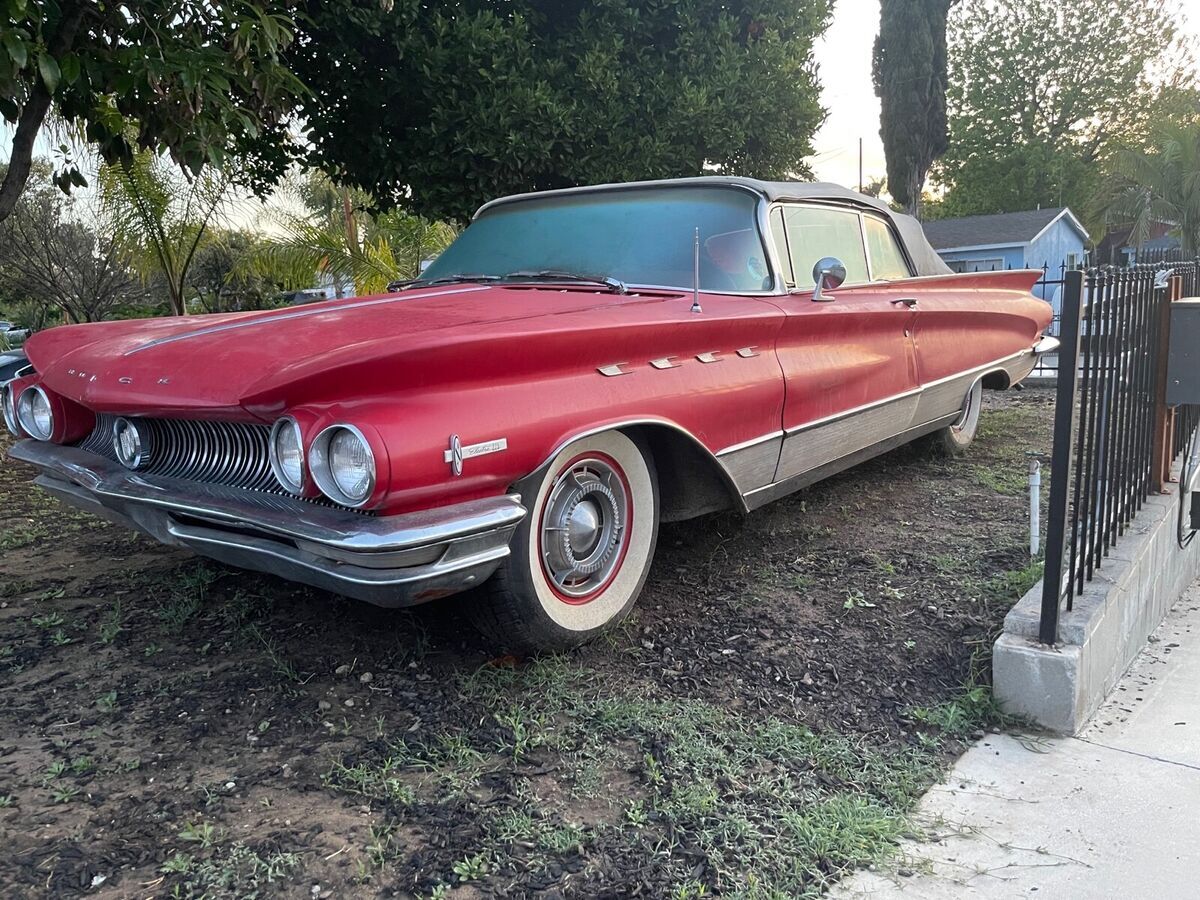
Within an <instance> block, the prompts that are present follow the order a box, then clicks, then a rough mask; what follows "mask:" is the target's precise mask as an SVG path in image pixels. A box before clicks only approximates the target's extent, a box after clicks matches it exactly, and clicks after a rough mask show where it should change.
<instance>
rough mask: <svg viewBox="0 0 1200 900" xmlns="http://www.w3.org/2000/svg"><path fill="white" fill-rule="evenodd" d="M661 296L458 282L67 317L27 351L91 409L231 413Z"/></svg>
mask: <svg viewBox="0 0 1200 900" xmlns="http://www.w3.org/2000/svg"><path fill="white" fill-rule="evenodd" d="M662 299H663V295H662V294H661V293H660V294H659V295H658V296H647V295H629V296H616V295H613V294H610V293H607V292H604V291H599V290H592V289H576V288H574V287H572V288H569V289H563V288H562V287H555V288H549V287H541V288H530V287H527V286H526V287H517V286H480V285H456V286H452V287H443V288H431V289H428V290H420V289H410V290H409V291H406V292H401V293H396V294H386V295H380V296H374V297H360V298H354V299H350V300H340V301H331V302H324V303H319V304H314V305H312V306H305V307H293V308H288V309H282V310H272V311H268V312H251V313H232V314H224V315H207V316H184V317H172V318H159V319H141V320H130V321H120V322H103V323H97V324H89V325H69V326H64V327H61V328H55V329H51V330H49V331H45V332H41V333H39V334H36V335H34V336H33V337H32V338H31V339H30V340H29V341H28V342H27V344H26V346H25V350H26V352H27V353H28V355H29V359H30V361H31V362H32V363H33V364H34V365H35V366H36V367H37V370H38V371H39V372H40V373H42V380H43V381H44V383H45V384H46V386H47V387H49V388H50V389H51V390H53V391H55V392H56V393H59V394H61V395H63V396H65V397H68V398H70V399H72V400H75V401H77V402H79V403H81V404H82V405H84V406H86V407H88V408H89V409H92V410H95V411H97V412H113V413H138V412H145V411H148V410H153V411H154V413H155V414H165V415H188V414H199V413H205V414H211V415H218V416H219V415H222V414H226V415H229V416H238V415H244V412H243V410H245V409H250V410H251V411H252V412H255V413H256V414H258V415H262V416H264V417H266V416H269V415H273V414H276V413H277V412H278V410H279V409H280V408H283V407H285V406H287V405H288V404H289V403H294V402H298V401H300V400H304V399H308V398H307V397H301V396H296V393H297V392H296V391H292V392H291V396H289V392H288V390H287V388H288V387H289V386H295V385H298V384H307V385H308V386H309V387H310V388H311V386H312V384H313V383H314V382H315V381H318V380H320V379H326V380H328V381H330V382H342V383H344V382H345V380H346V379H347V377H348V375H347V372H348V371H351V370H352V371H353V372H355V373H356V374H357V377H359V378H363V377H385V378H386V377H389V374H388V373H389V372H391V371H394V370H395V369H396V367H395V366H391V367H390V369H389V367H388V366H382V367H381V366H379V365H378V363H380V361H384V362H389V361H393V362H394V361H395V360H397V359H402V358H404V357H405V356H407V355H411V354H414V353H417V352H418V351H420V350H422V349H428V348H430V347H431V346H435V345H439V344H446V343H455V342H467V341H472V340H478V339H479V338H480V337H481V336H487V337H488V339H490V340H495V339H496V338H497V337H498V336H503V335H506V334H508V333H510V332H511V333H520V332H521V331H522V330H523V328H522V326H521V325H520V324H519V323H522V322H528V321H529V320H538V319H545V318H546V317H550V316H555V317H558V316H572V315H578V314H581V313H587V312H589V311H595V310H608V309H611V308H613V307H614V306H624V305H627V304H631V303H647V302H653V301H660V300H662ZM372 366H374V368H372ZM372 373H373V374H372ZM377 386H382V385H375V384H359V385H358V390H359V391H361V392H365V390H366V389H370V388H373V387H377ZM389 386H390V387H394V386H395V385H394V384H392V385H389Z"/></svg>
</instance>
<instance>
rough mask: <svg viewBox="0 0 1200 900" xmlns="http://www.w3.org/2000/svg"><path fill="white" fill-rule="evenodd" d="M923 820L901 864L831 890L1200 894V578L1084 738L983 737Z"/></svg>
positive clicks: (937, 791) (1063, 897)
mask: <svg viewBox="0 0 1200 900" xmlns="http://www.w3.org/2000/svg"><path fill="white" fill-rule="evenodd" d="M917 822H918V824H919V825H920V826H922V827H923V828H924V830H925V831H926V832H927V833H928V835H929V841H928V842H913V843H910V844H907V845H906V846H905V848H904V853H905V856H904V858H903V859H902V860H901V861H900V862H899V863H898V864H897V867H896V869H895V871H892V872H888V873H880V872H861V873H858V874H857V875H855V876H854V877H852V878H848V879H846V880H845V881H843V882H842V883H841V884H840V885H839V886H838V887H837V888H836V889H835V890H834V891H832V892H831V896H833V897H836V898H841V900H848V898H863V897H870V898H891V897H901V898H909V900H916V898H920V900H925V898H955V900H958V898H997V897H1004V898H1009V897H1031V896H1032V897H1041V898H1054V900H1075V898H1078V900H1085V898H1086V900H1095V898H1107V897H1120V898H1143V897H1146V898H1153V900H1174V898H1189V900H1190V898H1195V897H1200V583H1198V584H1197V585H1193V586H1192V588H1191V589H1190V590H1189V591H1188V593H1187V594H1185V595H1184V597H1183V599H1182V600H1180V601H1179V603H1178V604H1177V605H1176V606H1175V608H1174V609H1173V610H1172V612H1171V613H1170V615H1169V616H1168V617H1167V619H1166V620H1165V621H1164V622H1163V624H1162V625H1161V626H1160V627H1159V628H1158V630H1157V631H1156V632H1155V634H1154V637H1152V638H1151V643H1150V645H1149V646H1148V647H1147V649H1145V650H1143V651H1142V653H1141V654H1140V655H1139V656H1138V658H1137V659H1136V661H1135V662H1134V664H1133V666H1132V667H1131V668H1130V670H1129V671H1128V672H1127V673H1126V674H1125V676H1124V677H1123V678H1122V679H1121V682H1120V684H1119V685H1118V687H1117V690H1116V691H1115V692H1114V694H1113V696H1112V697H1110V698H1109V699H1108V700H1107V701H1106V702H1105V704H1104V706H1102V707H1101V709H1100V711H1099V713H1097V715H1096V717H1095V718H1094V719H1093V721H1092V724H1091V725H1090V726H1088V728H1087V729H1086V730H1085V731H1084V732H1083V733H1082V734H1081V735H1080V736H1078V737H1074V738H1045V737H1034V738H1029V737H1022V736H1020V735H989V736H988V737H986V738H984V739H983V740H982V741H980V742H979V743H977V744H976V745H975V746H974V747H972V748H971V749H970V750H969V751H968V752H967V753H966V754H965V755H964V756H963V757H962V759H960V760H959V761H958V763H957V764H956V765H955V766H954V768H953V770H952V771H951V772H950V774H949V776H948V778H947V780H946V781H945V783H943V784H940V785H937V786H936V787H934V788H933V790H931V791H930V792H929V793H928V794H927V795H926V796H925V797H924V798H923V799H922V801H921V804H920V807H919V812H918V816H917Z"/></svg>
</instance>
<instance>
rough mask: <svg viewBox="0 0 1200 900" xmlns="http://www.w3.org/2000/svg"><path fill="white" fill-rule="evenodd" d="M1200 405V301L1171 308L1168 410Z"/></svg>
mask: <svg viewBox="0 0 1200 900" xmlns="http://www.w3.org/2000/svg"><path fill="white" fill-rule="evenodd" d="M1187 404H1196V405H1200V298H1191V299H1187V300H1176V301H1175V302H1174V303H1172V304H1171V347H1170V351H1169V352H1168V355H1167V406H1184V405H1187Z"/></svg>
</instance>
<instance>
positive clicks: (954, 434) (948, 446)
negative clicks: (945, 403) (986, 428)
mask: <svg viewBox="0 0 1200 900" xmlns="http://www.w3.org/2000/svg"><path fill="white" fill-rule="evenodd" d="M982 408H983V381H982V380H980V381H976V382H975V383H974V384H973V385H971V390H969V391H967V396H966V397H965V398H963V405H962V409H961V410H960V412H959V415H958V419H956V420H955V421H954V422H953V423H951V424H950V425H947V426H946V427H945V428H941V429H939V430H937V431H935V432H934V433H933V434H931V435H930V436H929V440H930V444H931V446H932V447H933V450H934V451H935V452H936V453H939V454H941V455H942V456H961V455H962V454H963V453H964V452H966V449H967V448H968V447H969V446H971V442H972V441H974V440H975V434H976V432H978V431H979V412H980V410H981V409H982Z"/></svg>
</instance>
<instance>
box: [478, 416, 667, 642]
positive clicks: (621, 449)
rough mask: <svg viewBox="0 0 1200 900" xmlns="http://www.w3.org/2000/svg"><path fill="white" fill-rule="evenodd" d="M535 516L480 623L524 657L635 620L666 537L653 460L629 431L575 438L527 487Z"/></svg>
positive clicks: (489, 590) (528, 519)
mask: <svg viewBox="0 0 1200 900" xmlns="http://www.w3.org/2000/svg"><path fill="white" fill-rule="evenodd" d="M518 489H519V490H520V491H521V494H522V497H523V498H524V502H525V505H526V508H527V509H528V510H529V512H528V514H527V515H526V516H525V520H524V521H523V522H522V523H521V525H520V527H519V528H518V529H517V531H516V533H515V534H514V536H513V541H512V553H511V554H510V555H509V557H508V559H507V560H505V563H504V565H503V566H501V568H500V569H499V570H498V571H497V572H496V574H495V575H493V576H492V578H491V579H489V581H488V583H487V584H486V585H484V588H483V591H482V592H481V596H479V597H477V598H476V604H475V608H474V610H473V613H474V620H475V624H476V625H477V626H478V627H479V629H480V630H481V631H482V632H483V633H484V634H486V635H488V636H489V637H491V638H492V639H494V640H495V641H496V642H497V643H498V644H499V645H500V646H502V647H503V648H505V649H508V650H513V651H517V652H523V653H530V652H536V651H547V650H562V649H566V648H569V647H574V646H578V645H579V644H582V643H584V642H585V641H588V640H590V639H591V638H593V637H595V636H596V635H597V634H599V633H600V632H601V631H603V630H604V629H605V628H606V627H608V626H611V625H613V624H614V623H616V622H619V621H620V620H621V619H622V618H624V617H625V615H627V614H628V612H629V610H630V608H631V607H632V606H633V604H634V601H635V600H637V597H638V594H640V593H641V590H642V585H643V584H645V581H646V576H647V575H648V574H649V571H650V561H651V559H652V558H653V556H654V545H655V543H656V541H657V539H658V504H659V500H658V478H657V475H656V473H655V471H654V464H653V461H652V459H651V457H650V454H649V453H648V452H647V451H646V450H645V448H644V447H642V446H641V445H640V444H639V443H637V442H636V441H634V440H633V439H632V438H630V437H629V436H627V435H625V434H622V433H621V432H616V431H612V432H606V433H604V434H599V435H594V436H592V437H588V438H583V439H581V440H578V441H575V442H574V443H572V444H570V445H569V446H568V447H566V448H565V449H564V450H563V451H562V452H561V453H559V454H558V455H557V456H556V457H555V458H554V460H553V461H552V462H551V463H550V465H549V466H548V467H547V468H546V470H545V472H544V474H542V475H540V476H535V477H533V478H530V479H528V480H527V481H526V482H525V483H523V484H521V485H519V486H518Z"/></svg>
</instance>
